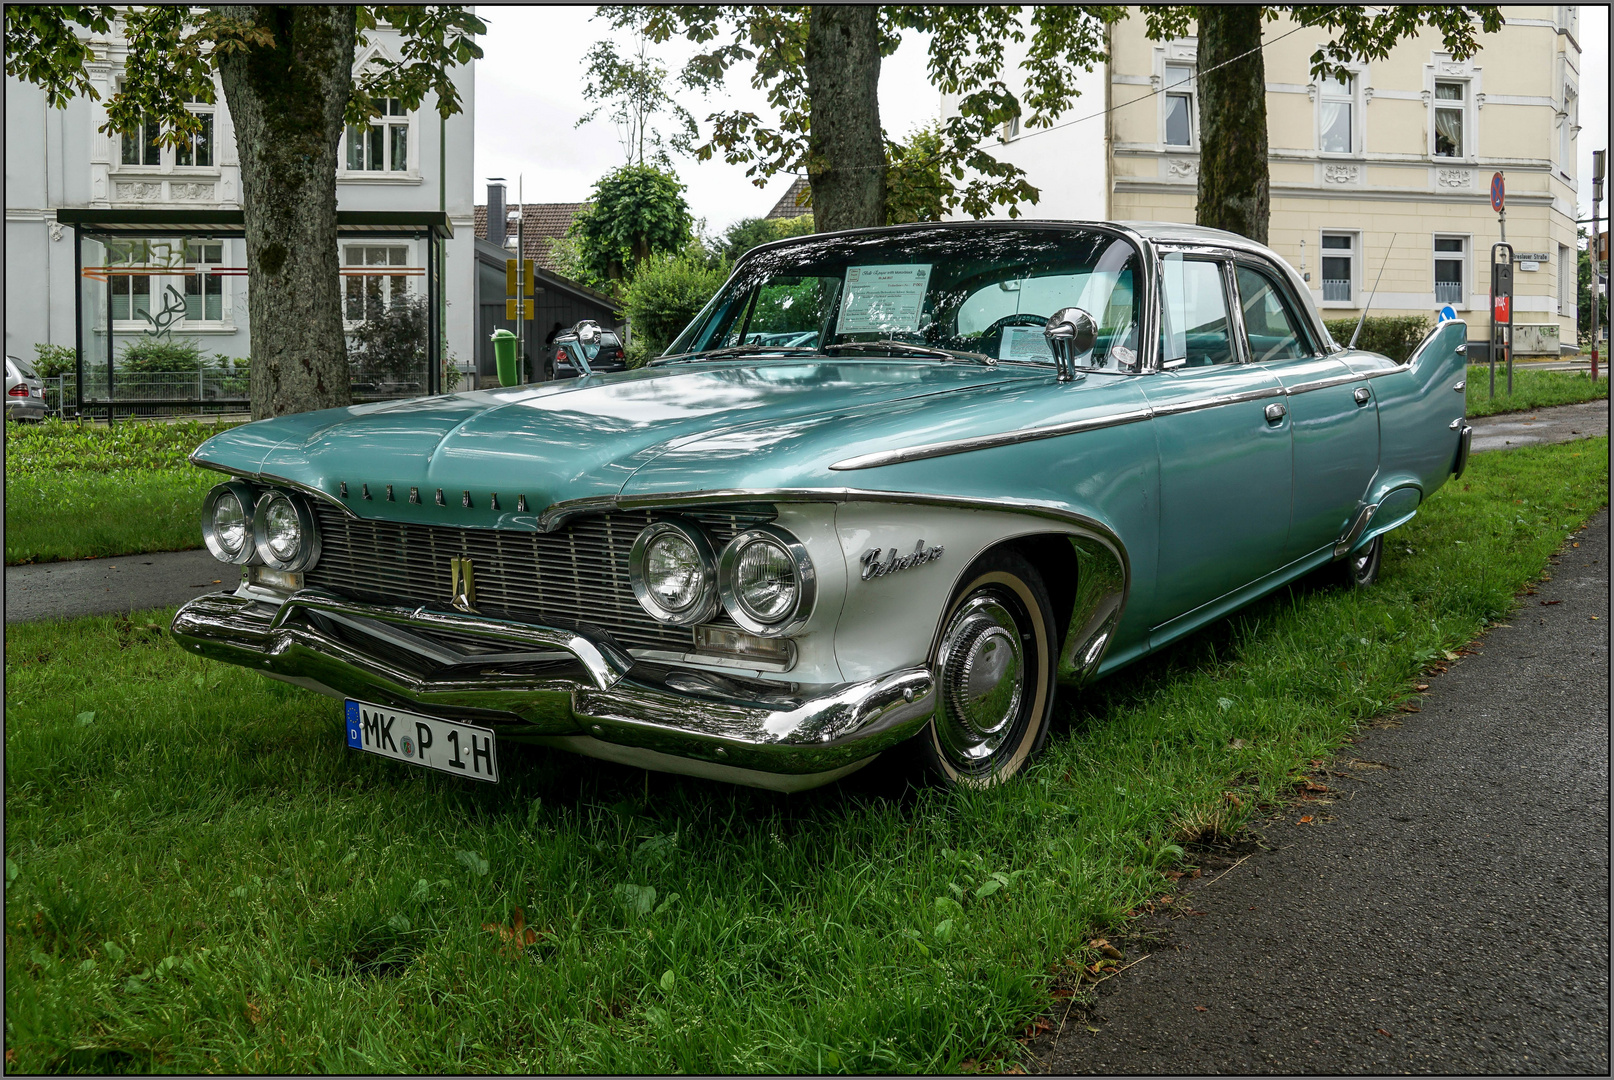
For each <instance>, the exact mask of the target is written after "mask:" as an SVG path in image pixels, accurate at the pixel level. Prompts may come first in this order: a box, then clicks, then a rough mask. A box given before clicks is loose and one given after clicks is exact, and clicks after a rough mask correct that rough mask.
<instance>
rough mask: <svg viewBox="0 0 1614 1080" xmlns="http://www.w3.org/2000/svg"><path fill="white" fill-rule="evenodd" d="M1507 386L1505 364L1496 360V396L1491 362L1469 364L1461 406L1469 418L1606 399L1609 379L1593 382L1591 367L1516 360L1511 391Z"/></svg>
mask: <svg viewBox="0 0 1614 1080" xmlns="http://www.w3.org/2000/svg"><path fill="white" fill-rule="evenodd" d="M1507 386H1508V384H1507V370H1506V367H1505V366H1504V365H1502V364H1497V365H1496V396H1495V397H1494V398H1493V397H1491V369H1490V365H1489V364H1475V365H1473V366H1471V367H1470V368H1469V369H1468V389H1467V395H1468V407H1467V409H1465V410H1464V411H1465V412H1466V413H1467V414H1468V418H1469V419H1470V420H1472V419H1474V418H1475V417H1479V416H1494V415H1496V414H1497V413H1507V412H1533V411H1535V410H1536V409H1546V408H1550V407H1551V406H1553V405H1574V404H1578V403H1579V402H1582V401H1606V400H1608V379H1606V378H1603V379H1598V380H1596V381H1595V382H1594V381H1593V380H1592V375H1591V372H1590V371H1535V370H1533V365H1531V364H1528V363H1516V364H1514V365H1513V393H1511V394H1510V393H1508V389H1507Z"/></svg>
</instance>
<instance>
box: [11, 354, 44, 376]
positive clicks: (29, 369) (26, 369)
mask: <svg viewBox="0 0 1614 1080" xmlns="http://www.w3.org/2000/svg"><path fill="white" fill-rule="evenodd" d="M6 363H8V364H10V365H11V366H12V367H14V368H16V369H17V373H18V374H19V375H21V376H22V377H23V378H25V379H37V378H39V376H38V375H37V374H35V372H34V369H33V366H32V365H31V364H29V363H28V361H26V360H24V359H23V358H22V357H20V356H7V357H6Z"/></svg>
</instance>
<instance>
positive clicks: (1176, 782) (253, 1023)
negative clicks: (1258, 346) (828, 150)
mask: <svg viewBox="0 0 1614 1080" xmlns="http://www.w3.org/2000/svg"><path fill="white" fill-rule="evenodd" d="M1607 446H1608V443H1607V440H1606V439H1604V440H1597V441H1593V442H1588V443H1583V444H1573V445H1566V446H1546V447H1532V448H1528V449H1524V450H1515V451H1509V452H1505V453H1486V454H1477V455H1475V457H1474V460H1473V462H1472V463H1471V464H1470V466H1469V471H1468V473H1467V474H1466V475H1465V476H1464V477H1463V480H1462V482H1461V483H1459V484H1448V485H1447V486H1446V487H1445V488H1444V489H1442V490H1441V491H1440V492H1438V493H1437V494H1436V495H1435V496H1434V497H1433V498H1431V499H1430V501H1429V502H1428V503H1426V504H1425V505H1424V506H1423V507H1422V508H1420V510H1419V513H1418V516H1417V517H1416V518H1415V519H1414V520H1413V521H1412V522H1410V523H1409V524H1408V525H1406V526H1405V527H1403V528H1401V529H1398V530H1396V531H1395V532H1394V533H1392V534H1390V536H1389V537H1388V538H1387V542H1386V544H1385V552H1384V569H1383V573H1382V576H1381V578H1380V580H1379V583H1378V584H1377V585H1375V586H1374V587H1373V588H1371V589H1366V590H1361V591H1347V590H1324V589H1310V588H1296V589H1294V590H1292V591H1291V590H1284V591H1281V592H1280V593H1279V594H1278V595H1276V596H1273V597H1271V598H1269V599H1267V600H1264V601H1261V602H1259V603H1257V604H1256V605H1253V606H1252V607H1250V608H1248V609H1246V610H1245V611H1244V612H1243V613H1241V614H1239V615H1237V616H1235V617H1233V618H1231V619H1228V620H1224V621H1222V622H1219V623H1217V624H1216V625H1215V626H1213V627H1209V628H1207V629H1205V630H1203V631H1201V632H1199V633H1197V634H1195V635H1192V636H1191V637H1190V638H1189V639H1187V640H1185V641H1183V642H1181V643H1179V644H1178V645H1176V646H1174V647H1173V648H1171V649H1170V650H1167V651H1166V652H1164V653H1163V654H1162V655H1159V656H1155V657H1151V658H1148V659H1145V660H1143V661H1140V662H1139V663H1137V664H1134V665H1132V666H1131V667H1129V668H1127V669H1125V670H1122V671H1119V672H1116V673H1115V674H1112V675H1110V676H1108V677H1106V678H1104V679H1102V680H1098V681H1097V682H1095V683H1092V684H1090V685H1089V687H1088V688H1087V690H1085V691H1084V692H1083V693H1082V694H1081V695H1080V696H1077V695H1070V696H1064V695H1062V696H1061V701H1062V702H1064V703H1065V704H1064V706H1063V707H1062V708H1061V715H1060V717H1059V718H1057V719H1056V721H1055V726H1054V729H1053V732H1052V734H1051V737H1050V739H1049V746H1048V750H1047V754H1046V756H1045V757H1044V758H1042V759H1041V760H1039V761H1038V762H1036V763H1033V765H1032V766H1031V767H1030V768H1029V769H1027V770H1026V772H1025V773H1024V774H1023V775H1022V776H1020V777H1017V778H1015V779H1014V780H1012V781H1010V782H1009V783H1007V784H1005V785H1003V786H1002V787H999V788H995V789H992V790H990V791H985V792H978V791H957V792H942V791H934V790H926V791H918V792H911V793H905V792H904V791H903V789H902V787H901V786H900V784H899V783H897V782H893V781H890V780H888V779H886V778H885V777H884V776H882V773H883V772H884V770H885V769H886V768H887V762H886V761H885V760H882V761H880V762H876V763H875V764H874V765H872V766H870V767H869V768H868V769H866V770H863V772H861V773H859V774H856V775H855V776H853V777H851V778H849V779H848V780H846V781H843V782H842V783H840V784H837V785H835V786H832V787H830V788H827V789H825V790H823V791H816V792H806V793H803V794H798V795H792V796H780V795H773V794H770V793H767V792H759V791H754V790H750V789H746V788H740V787H732V786H729V785H725V784H719V783H715V782H710V781H703V780H698V779H693V778H689V777H678V776H668V775H664V774H651V775H650V776H649V777H648V778H647V777H646V774H645V773H644V772H643V771H641V770H639V769H636V768H629V767H626V766H619V765H613V764H610V763H606V762H599V761H593V760H589V759H583V758H578V757H573V756H571V755H568V754H566V753H564V752H562V751H557V750H549V749H544V748H537V747H528V746H522V745H519V744H517V743H515V742H513V741H509V742H507V741H500V742H499V743H498V746H497V753H498V759H499V766H500V773H501V782H500V783H499V784H497V785H492V784H480V785H472V784H469V783H466V782H463V781H458V780H456V779H455V778H452V777H448V776H444V775H442V774H439V773H433V772H427V771H425V770H422V769H418V768H415V767H412V766H410V765H406V764H404V763H402V762H397V761H387V760H383V759H380V758H377V757H374V756H373V755H368V754H360V753H356V752H353V751H350V750H348V749H346V747H345V746H344V739H343V734H342V731H343V723H342V718H341V705H340V704H339V703H337V702H333V701H331V700H330V699H328V698H325V697H322V696H320V695H319V694H316V693H313V692H312V691H308V690H305V689H302V688H300V687H294V686H289V685H287V684H285V683H280V682H275V681H272V680H268V679H264V678H261V677H260V676H258V675H256V674H254V673H253V672H252V671H251V670H249V669H246V668H241V667H234V666H229V665H225V664H219V663H216V662H213V661H209V660H206V659H203V658H202V657H200V656H197V655H195V654H191V653H189V652H187V651H186V650H183V649H180V648H179V647H178V646H177V645H176V643H175V642H174V641H173V640H172V639H171V638H170V637H169V636H168V635H167V634H165V633H164V632H163V628H164V627H165V626H166V625H167V623H168V620H169V618H170V614H171V613H170V612H169V611H158V612H149V613H138V614H136V615H135V616H133V617H132V618H131V617H130V616H127V615H124V616H109V617H101V618H90V619H76V620H70V621H59V622H46V623H28V624H20V625H16V624H14V625H12V626H9V627H8V628H7V633H6V675H7V680H6V718H5V719H6V781H7V783H6V788H5V799H6V802H5V810H6V829H5V857H6V859H7V860H8V863H7V870H6V873H7V881H6V905H5V949H4V963H5V966H6V971H5V977H6V1021H7V1024H8V1025H9V1026H8V1028H7V1041H6V1046H7V1049H8V1050H12V1051H15V1055H16V1057H15V1060H14V1061H13V1062H10V1063H8V1065H9V1067H8V1070H7V1071H8V1072H15V1073H18V1074H38V1073H54V1072H70V1071H77V1072H85V1073H89V1072H94V1073H106V1072H112V1071H115V1070H116V1071H134V1070H137V1069H138V1070H142V1071H151V1072H164V1073H203V1072H209V1073H214V1072H217V1073H253V1074H263V1073H309V1072H320V1073H359V1072H363V1073H524V1074H527V1073H584V1072H587V1073H611V1074H622V1073H632V1074H645V1073H655V1074H662V1073H672V1072H681V1073H723V1074H732V1073H746V1074H755V1073H764V1072H766V1073H812V1074H815V1075H816V1074H821V1073H826V1072H836V1073H853V1074H858V1073H865V1074H866V1073H881V1074H890V1073H944V1072H947V1073H952V1072H960V1071H964V1068H965V1063H966V1062H968V1061H971V1060H973V1061H978V1062H982V1063H984V1064H986V1065H988V1066H990V1068H989V1069H987V1070H982V1071H997V1069H998V1068H1007V1067H1008V1066H1011V1065H1014V1066H1022V1067H1023V1066H1025V1065H1030V1064H1032V1062H1031V1061H1030V1060H1028V1058H1027V1057H1026V1051H1025V1050H1024V1049H1022V1048H1021V1047H1020V1046H1019V1045H1018V1044H1017V1043H1016V1041H1015V1036H1016V1035H1017V1034H1019V1033H1020V1031H1022V1030H1023V1029H1024V1027H1025V1025H1026V1024H1027V1022H1029V1021H1031V1020H1034V1019H1035V1018H1036V1017H1037V1016H1038V1015H1040V1014H1043V1013H1044V1012H1046V1011H1047V1010H1048V1009H1049V1008H1051V1007H1053V1005H1054V1002H1055V998H1054V993H1055V990H1056V988H1057V987H1058V986H1060V985H1061V984H1063V985H1064V986H1067V987H1068V986H1070V985H1071V983H1072V982H1074V976H1075V975H1076V974H1077V973H1078V972H1077V967H1078V965H1086V964H1089V963H1093V962H1095V961H1098V960H1100V959H1101V958H1100V957H1099V956H1097V955H1095V953H1094V951H1093V950H1092V948H1091V947H1090V946H1089V945H1088V942H1089V940H1090V939H1091V938H1092V937H1093V936H1094V935H1095V934H1097V933H1103V932H1104V931H1105V930H1106V929H1108V928H1110V927H1118V926H1124V925H1125V924H1126V922H1127V917H1126V913H1127V912H1128V911H1129V910H1130V909H1132V908H1133V907H1134V906H1136V905H1138V904H1140V903H1141V902H1143V901H1145V900H1150V899H1158V898H1159V897H1160V896H1161V895H1162V894H1163V893H1165V892H1167V891H1171V892H1175V891H1176V889H1175V886H1174V885H1173V884H1172V883H1171V882H1170V881H1169V880H1168V879H1167V878H1166V877H1165V871H1167V870H1172V869H1178V868H1181V866H1182V864H1181V863H1180V862H1178V860H1181V859H1183V858H1185V854H1184V850H1183V849H1184V847H1185V846H1186V841H1187V840H1188V839H1189V838H1190V837H1195V836H1202V837H1208V838H1210V839H1219V838H1224V837H1228V836H1231V835H1233V834H1235V833H1236V832H1237V831H1238V829H1239V828H1240V826H1241V825H1242V824H1243V823H1244V822H1246V821H1248V820H1249V819H1250V818H1251V816H1252V815H1255V814H1257V813H1259V814H1260V815H1262V816H1263V817H1265V816H1267V815H1269V814H1271V813H1272V812H1273V811H1274V810H1276V809H1277V808H1278V807H1280V806H1281V805H1282V804H1283V803H1284V802H1285V801H1286V800H1287V799H1288V798H1290V797H1292V793H1293V790H1294V782H1295V778H1296V774H1297V773H1298V772H1300V771H1301V770H1305V769H1307V768H1308V762H1309V761H1310V760H1312V759H1315V758H1327V757H1329V756H1330V755H1331V754H1332V753H1333V751H1334V750H1336V749H1337V748H1339V747H1340V746H1341V745H1342V743H1343V741H1344V740H1345V739H1347V738H1350V737H1352V736H1353V735H1354V734H1356V733H1357V732H1358V731H1359V730H1360V729H1361V727H1362V726H1363V725H1365V724H1366V723H1367V722H1369V721H1371V720H1372V719H1373V718H1375V717H1378V716H1382V715H1385V714H1386V713H1388V714H1391V715H1395V713H1394V709H1395V707H1396V706H1397V705H1398V704H1402V703H1410V702H1413V701H1416V700H1417V699H1416V690H1415V686H1416V685H1417V684H1418V683H1419V682H1425V681H1428V680H1427V678H1426V677H1424V678H1420V674H1421V673H1422V672H1423V671H1425V670H1426V669H1427V668H1428V667H1429V666H1430V665H1431V664H1432V663H1434V662H1436V661H1438V660H1441V659H1443V658H1445V657H1446V656H1447V655H1448V654H1454V653H1455V651H1456V650H1457V649H1458V648H1460V647H1461V646H1462V644H1463V643H1465V642H1467V641H1469V640H1471V639H1472V638H1473V637H1474V635H1475V634H1477V633H1478V632H1480V630H1481V629H1482V628H1483V627H1484V626H1485V625H1486V624H1487V623H1488V622H1491V621H1494V620H1498V619H1501V618H1503V617H1505V616H1507V614H1508V613H1509V612H1510V611H1511V610H1513V608H1514V605H1515V602H1516V601H1515V595H1514V594H1515V592H1516V591H1517V590H1519V589H1520V588H1522V587H1524V586H1525V585H1526V584H1527V583H1529V582H1532V581H1534V580H1536V579H1537V577H1538V575H1539V574H1540V573H1541V572H1542V570H1543V569H1544V568H1545V567H1546V564H1547V560H1548V558H1549V556H1550V555H1551V554H1552V552H1553V551H1554V550H1555V549H1556V548H1557V547H1558V546H1559V545H1560V544H1562V543H1563V541H1564V537H1565V534H1566V533H1567V532H1568V531H1570V530H1572V529H1575V528H1577V527H1579V526H1580V524H1581V522H1583V521H1584V519H1585V518H1587V517H1588V516H1589V515H1591V514H1592V513H1593V512H1594V511H1595V510H1596V508H1598V507H1599V506H1601V505H1604V504H1605V503H1606V502H1607V499H1608V471H1607ZM1458 541H1461V543H1458ZM220 576H221V577H222V576H223V575H222V574H221V575H220ZM216 587H222V586H216ZM1538 610H1539V609H1538ZM153 627H155V629H152V628H153ZM88 714H93V716H90V715H88ZM81 715H84V717H85V719H84V721H83V722H80V719H79V718H80V716H81ZM1229 795H1232V796H1233V798H1232V799H1229V798H1228V796H1229ZM1235 800H1236V802H1235ZM460 852H465V853H467V855H466V856H463V857H462V856H461V855H460ZM1186 857H1187V858H1193V856H1192V855H1191V854H1189V855H1187V856H1186ZM1174 864H1176V865H1175V866H1174ZM484 866H485V867H486V872H485V873H484V872H483V867H484ZM1215 888H1223V886H1215ZM518 908H519V909H521V914H520V915H519V916H518V915H517V914H516V909H518ZM518 920H520V921H518ZM523 924H524V926H523ZM528 928H530V929H531V930H532V931H533V932H532V934H531V936H530V937H528V936H527V935H525V934H524V933H523V932H522V931H523V929H528ZM1110 936H1111V937H1112V938H1113V937H1114V935H1110ZM517 940H523V942H524V943H523V946H522V947H516V945H515V942H516V941H517ZM526 941H530V942H531V943H530V944H525V942H526ZM1051 973H1054V974H1057V975H1058V976H1059V978H1057V979H1056V978H1052V977H1050V974H1051ZM400 1002H402V1003H403V1004H402V1005H400ZM1067 1003H1068V1002H1065V1001H1061V1003H1060V1005H1059V1008H1060V1009H1061V1010H1063V1009H1064V1007H1065V1004H1067ZM378 1016H384V1017H386V1021H387V1022H386V1028H385V1038H379V1037H373V1033H374V1032H375V1031H376V1023H377V1021H376V1018H377V1017H378ZM86 1017H94V1018H95V1022H94V1026H93V1027H91V1028H87V1027H86V1024H85V1018H86ZM1075 1022H1076V1017H1075V1016H1073V1017H1072V1023H1075ZM1067 1030H1068V1028H1067ZM1078 1030H1079V1029H1078ZM445 1032H446V1033H448V1034H447V1035H445ZM998 1055H1002V1058H1001V1059H999V1060H991V1059H992V1058H994V1057H997V1056H998Z"/></svg>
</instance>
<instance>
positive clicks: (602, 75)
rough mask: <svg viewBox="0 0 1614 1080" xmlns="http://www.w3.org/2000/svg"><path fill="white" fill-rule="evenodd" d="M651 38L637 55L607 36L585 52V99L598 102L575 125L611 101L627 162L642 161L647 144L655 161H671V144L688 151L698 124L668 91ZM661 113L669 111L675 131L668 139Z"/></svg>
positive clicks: (642, 45) (635, 162)
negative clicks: (622, 50) (619, 48)
mask: <svg viewBox="0 0 1614 1080" xmlns="http://www.w3.org/2000/svg"><path fill="white" fill-rule="evenodd" d="M646 48H647V42H646V41H645V39H644V37H643V36H642V35H641V36H640V37H639V47H638V51H637V54H636V55H633V56H626V57H624V56H622V55H620V54H619V53H618V52H617V47H616V42H614V41H612V40H611V39H609V38H605V39H603V40H601V41H597V42H595V43H594V45H593V47H591V48H590V49H589V51H588V52H587V53H586V54H584V56H583V63H584V66H586V67H587V68H588V82H587V83H585V84H584V86H583V97H584V98H586V99H587V100H589V101H594V102H599V103H600V104H598V105H596V106H595V107H594V108H592V109H590V110H589V111H588V112H587V113H584V114H583V116H582V117H581V118H580V119H579V120H578V121H577V123H576V124H574V125H573V126H574V127H582V126H583V125H584V124H586V123H588V122H589V121H591V120H593V119H594V118H595V117H597V116H598V115H599V114H600V112H601V111H602V110H603V109H604V108H605V107H606V105H607V104H609V105H610V109H611V113H610V116H611V122H612V123H613V124H615V125H616V129H617V137H618V139H620V140H621V142H622V150H623V152H624V153H625V154H626V155H627V158H628V164H630V165H633V164H638V165H643V164H644V154H645V147H646V146H647V145H648V146H649V147H650V148H651V150H652V153H651V160H652V161H657V162H659V163H661V164H663V165H665V164H667V151H666V147H667V146H669V145H670V146H672V147H673V148H674V149H677V150H680V151H683V152H686V153H687V152H688V151H689V148H690V144H691V143H692V142H693V140H694V138H695V136H696V134H697V130H698V129H697V127H696V125H695V118H694V117H693V116H691V115H690V114H689V110H687V109H685V108H684V107H683V106H682V105H680V104H678V102H677V101H675V100H673V97H672V95H671V94H669V93H668V92H667V69H666V68H664V67H662V66H661V64H659V63H658V62H657V61H656V60H655V59H654V58H653V57H651V56H649V55H647V53H646ZM661 113H670V114H671V115H672V119H673V122H674V124H675V125H676V128H677V130H676V131H674V133H673V135H672V137H671V138H670V139H663V137H662V134H661V132H660V130H658V129H657V128H656V127H655V126H654V123H653V121H654V120H655V117H656V116H657V115H659V114H661Z"/></svg>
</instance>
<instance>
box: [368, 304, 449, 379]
mask: <svg viewBox="0 0 1614 1080" xmlns="http://www.w3.org/2000/svg"><path fill="white" fill-rule="evenodd" d="M365 316H366V317H365V320H364V322H363V323H361V324H359V326H358V327H357V328H356V329H354V330H353V331H352V332H350V333H349V335H348V347H347V362H348V368H349V370H350V371H351V372H352V374H353V384H354V386H359V385H361V384H363V385H368V386H373V387H380V386H397V385H398V384H401V383H424V382H425V379H426V347H427V344H428V343H429V341H430V338H429V337H428V335H427V329H428V327H429V326H430V319H431V312H430V311H429V310H428V308H427V304H426V298H425V297H424V296H400V297H396V298H394V299H393V301H392V303H391V304H389V305H388V306H386V307H385V308H383V307H382V306H381V304H380V303H379V302H377V303H374V304H371V305H368V307H367V309H366V311H365Z"/></svg>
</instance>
